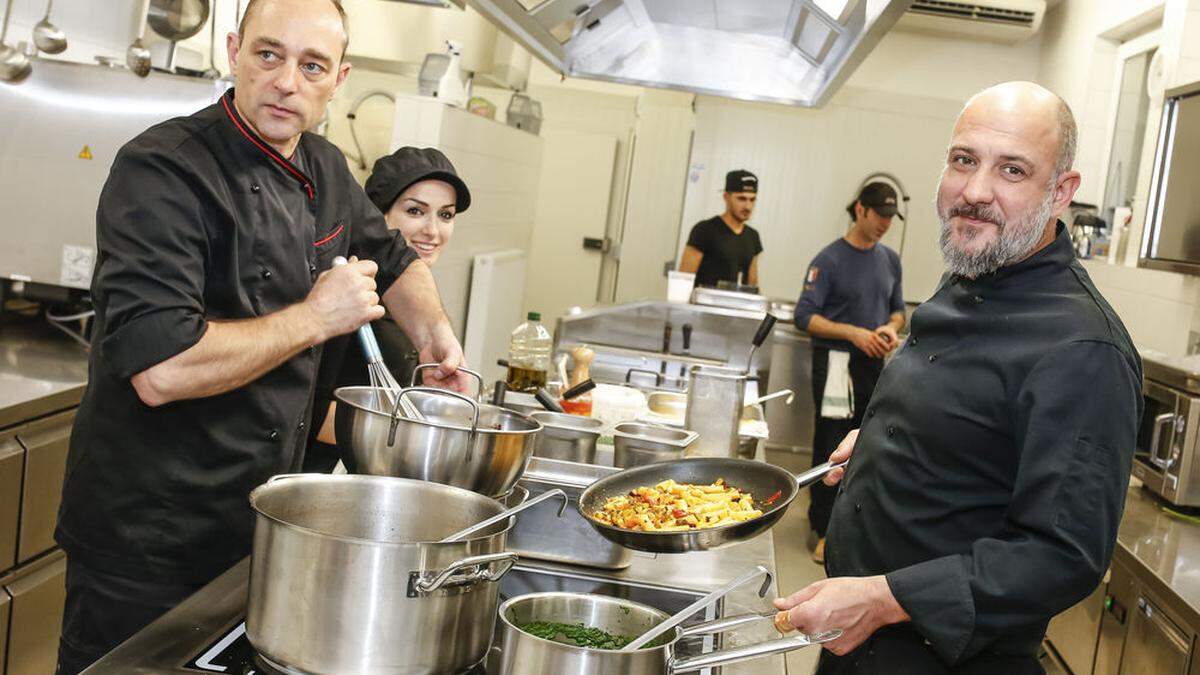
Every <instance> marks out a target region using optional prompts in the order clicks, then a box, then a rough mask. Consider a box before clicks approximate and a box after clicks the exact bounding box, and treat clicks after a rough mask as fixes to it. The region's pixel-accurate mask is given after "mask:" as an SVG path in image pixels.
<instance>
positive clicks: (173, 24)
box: [146, 0, 210, 71]
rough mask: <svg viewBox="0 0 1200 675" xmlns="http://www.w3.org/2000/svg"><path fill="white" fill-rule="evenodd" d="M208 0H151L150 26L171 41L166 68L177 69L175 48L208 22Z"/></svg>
mask: <svg viewBox="0 0 1200 675" xmlns="http://www.w3.org/2000/svg"><path fill="white" fill-rule="evenodd" d="M209 10H210V7H209V3H208V0H150V11H149V13H148V16H147V17H146V18H147V21H148V22H149V24H150V28H151V29H152V30H153V31H154V32H155V33H158V34H159V35H161V36H163V37H164V38H166V39H167V40H169V41H170V42H171V49H170V50H169V51H168V52H167V62H166V64H165V65H164V68H165V70H168V71H174V70H175V48H176V46H177V45H178V44H179V42H180V41H182V40H186V39H188V38H190V37H192V36H193V35H195V34H196V33H199V32H200V29H201V28H203V27H204V24H205V23H207V22H208V15H209Z"/></svg>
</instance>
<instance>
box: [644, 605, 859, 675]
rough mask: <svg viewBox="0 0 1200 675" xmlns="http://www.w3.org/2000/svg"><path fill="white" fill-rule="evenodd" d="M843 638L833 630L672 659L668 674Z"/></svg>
mask: <svg viewBox="0 0 1200 675" xmlns="http://www.w3.org/2000/svg"><path fill="white" fill-rule="evenodd" d="M759 618H761V619H771V618H772V617H771V616H762V617H759ZM841 636H842V631H840V630H831V631H826V632H824V633H818V634H816V635H804V634H803V633H801V634H799V635H793V636H792V637H785V638H780V639H778V640H768V641H767V642H759V643H758V644H753V645H746V646H745V647H735V648H733V649H725V650H722V651H719V652H710V653H708V654H701V655H700V656H693V657H691V658H687V659H671V661H670V662H669V663H667V672H668V673H671V674H672V675H674V674H675V673H690V672H693V671H696V670H703V669H705V668H716V667H718V666H727V665H729V664H731V663H740V662H742V661H749V660H751V659H757V658H762V657H764V656H771V655H772V654H783V653H785V652H791V651H795V650H797V649H800V648H801V647H809V646H811V645H819V644H824V643H826V642H831V641H833V640H836V639H838V638H840V637H841Z"/></svg>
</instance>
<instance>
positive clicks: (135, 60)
mask: <svg viewBox="0 0 1200 675" xmlns="http://www.w3.org/2000/svg"><path fill="white" fill-rule="evenodd" d="M139 10H140V11H139V12H138V17H137V18H138V31H137V37H135V38H134V39H133V44H131V45H129V48H128V49H126V50H125V65H126V66H129V70H131V71H133V74H134V75H137V76H138V77H146V76H147V75H149V74H150V50H149V49H146V47H145V45H143V44H142V38H143V37H145V36H146V17H147V15H148V14H149V13H150V0H144V2H143V3H142V4H141V6H140V7H139Z"/></svg>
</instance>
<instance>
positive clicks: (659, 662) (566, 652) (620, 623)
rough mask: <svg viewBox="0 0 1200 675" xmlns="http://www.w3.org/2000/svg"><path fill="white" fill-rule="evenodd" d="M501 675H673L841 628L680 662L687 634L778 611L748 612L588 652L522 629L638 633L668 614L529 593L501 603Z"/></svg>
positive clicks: (787, 647) (588, 598)
mask: <svg viewBox="0 0 1200 675" xmlns="http://www.w3.org/2000/svg"><path fill="white" fill-rule="evenodd" d="M499 614H500V640H501V649H500V655H501V662H500V673H501V675H541V674H542V673H571V675H611V674H612V673H621V674H622V675H671V674H673V673H686V672H692V671H696V670H702V669H704V668H715V667H718V666H723V665H729V664H731V663H738V662H740V661H748V660H750V659H756V658H759V657H762V656H769V655H772V654H782V653H784V652H790V651H794V650H796V649H800V648H801V647H807V646H809V645H815V644H821V643H824V642H829V641H830V640H835V639H837V638H838V637H840V636H841V634H842V632H841V631H830V632H829V633H823V634H821V635H812V636H810V635H794V636H792V637H786V638H781V639H778V640H770V641H767V642H762V643H759V644H754V645H749V646H745V647H736V648H733V649H726V650H722V651H718V652H711V653H709V654H702V655H700V656H693V657H690V658H686V659H677V658H675V649H674V645H675V643H676V642H678V641H679V639H680V638H682V637H685V636H689V635H704V634H713V633H721V632H724V631H727V630H731V629H733V628H736V627H738V626H744V625H748V624H752V623H758V622H760V621H761V622H773V621H774V618H775V613H774V612H772V613H770V614H765V615H758V614H745V615H739V616H735V617H729V618H726V619H718V620H716V621H710V622H707V623H702V624H699V625H696V626H691V627H689V628H679V627H676V628H673V629H671V632H669V633H667V634H666V635H664V636H662V637H660V638H658V639H656V640H655V641H653V642H651V643H650V645H649V646H646V647H644V648H642V649H639V650H637V651H632V652H621V651H616V650H607V649H588V648H585V647H576V646H574V645H569V644H564V643H561V642H555V641H553V640H546V639H543V638H540V637H537V636H535V635H531V634H529V633H526V632H525V631H523V630H521V629H520V628H518V626H519V625H522V624H525V623H528V622H531V621H551V622H556V623H565V624H577V623H582V624H583V625H585V626H588V627H592V628H599V629H601V630H604V631H607V632H608V633H610V634H612V635H625V636H631V637H632V636H638V635H641V634H642V633H644V632H646V631H647V630H649V629H650V628H652V627H654V626H655V625H657V624H659V623H662V622H663V621H666V620H667V619H668V618H670V617H669V615H668V614H667V613H666V612H662V611H659V610H657V609H655V608H653V607H650V606H648V605H643V604H641V603H637V602H632V601H630V600H623V599H620V598H613V597H609V596H605V595H593V594H589V593H530V594H528V595H520V596H517V597H515V598H510V599H509V600H507V601H505V602H504V604H502V605H500V611H499Z"/></svg>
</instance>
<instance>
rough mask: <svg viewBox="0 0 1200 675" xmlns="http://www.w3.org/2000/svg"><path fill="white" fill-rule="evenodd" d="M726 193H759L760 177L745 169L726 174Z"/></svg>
mask: <svg viewBox="0 0 1200 675" xmlns="http://www.w3.org/2000/svg"><path fill="white" fill-rule="evenodd" d="M725 191H726V192H758V176H755V175H754V174H752V173H750V172H749V171H747V170H745V169H737V170H734V171H730V172H729V173H727V174H725Z"/></svg>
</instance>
